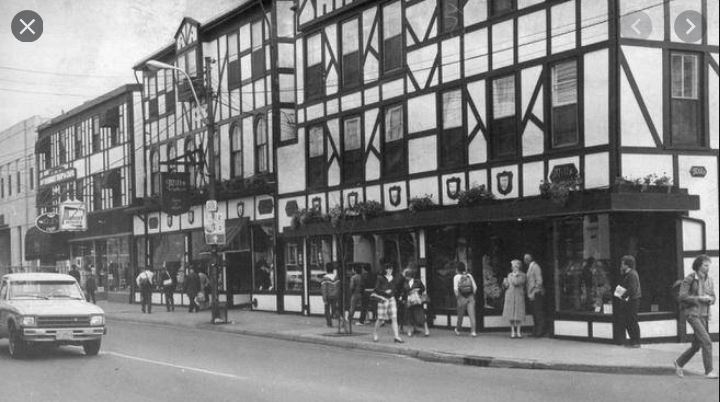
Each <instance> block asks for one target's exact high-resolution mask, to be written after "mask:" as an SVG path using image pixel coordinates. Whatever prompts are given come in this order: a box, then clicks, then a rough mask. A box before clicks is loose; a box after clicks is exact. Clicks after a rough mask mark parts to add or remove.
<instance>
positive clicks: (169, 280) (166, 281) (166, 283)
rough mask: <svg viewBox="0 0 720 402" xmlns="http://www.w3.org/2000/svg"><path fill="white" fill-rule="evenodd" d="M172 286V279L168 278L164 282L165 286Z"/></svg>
mask: <svg viewBox="0 0 720 402" xmlns="http://www.w3.org/2000/svg"><path fill="white" fill-rule="evenodd" d="M170 285H172V278H167V279H165V280H164V281H163V286H170Z"/></svg>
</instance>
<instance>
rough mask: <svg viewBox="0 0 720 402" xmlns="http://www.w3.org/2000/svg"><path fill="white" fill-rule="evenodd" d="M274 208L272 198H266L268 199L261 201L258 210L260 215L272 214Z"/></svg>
mask: <svg viewBox="0 0 720 402" xmlns="http://www.w3.org/2000/svg"><path fill="white" fill-rule="evenodd" d="M273 208H274V205H273V200H272V199H270V198H266V199H264V200H260V201H259V202H258V207H257V209H258V212H259V213H260V215H267V214H271V213H272V211H273Z"/></svg>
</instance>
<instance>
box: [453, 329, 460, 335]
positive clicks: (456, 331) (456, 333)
mask: <svg viewBox="0 0 720 402" xmlns="http://www.w3.org/2000/svg"><path fill="white" fill-rule="evenodd" d="M454 331H455V335H456V336H460V331H458V329H457V328H455V329H454Z"/></svg>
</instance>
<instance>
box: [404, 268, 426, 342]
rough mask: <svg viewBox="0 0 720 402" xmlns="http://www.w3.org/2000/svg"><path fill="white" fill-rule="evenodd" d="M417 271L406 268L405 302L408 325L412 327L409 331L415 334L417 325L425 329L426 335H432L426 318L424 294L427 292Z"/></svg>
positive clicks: (409, 333) (409, 334)
mask: <svg viewBox="0 0 720 402" xmlns="http://www.w3.org/2000/svg"><path fill="white" fill-rule="evenodd" d="M416 276H417V271H416V270H415V269H414V268H409V269H407V270H405V282H404V284H405V289H404V294H405V304H406V306H407V308H406V310H405V311H406V319H405V321H406V322H407V325H408V326H409V327H410V329H409V330H408V331H407V335H408V336H413V334H414V333H415V332H417V330H416V328H417V327H423V328H424V329H425V332H424V334H425V336H430V329H429V328H428V324H427V321H426V320H425V309H424V308H423V294H424V293H425V285H423V283H422V281H421V280H420V279H418V278H416Z"/></svg>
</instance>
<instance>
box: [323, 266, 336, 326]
mask: <svg viewBox="0 0 720 402" xmlns="http://www.w3.org/2000/svg"><path fill="white" fill-rule="evenodd" d="M326 271H327V274H325V276H324V277H323V279H322V282H320V294H321V295H322V300H323V303H324V304H325V321H326V324H327V326H328V327H332V326H333V323H332V320H333V318H336V317H338V295H339V294H340V279H338V278H337V273H336V270H335V267H334V266H333V265H332V264H328V265H327V267H326Z"/></svg>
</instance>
